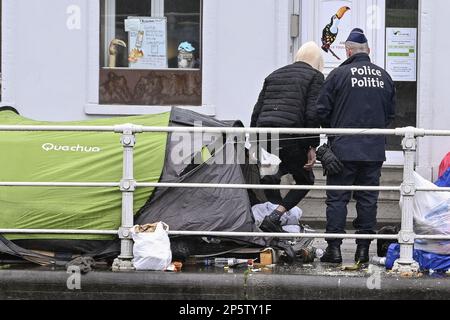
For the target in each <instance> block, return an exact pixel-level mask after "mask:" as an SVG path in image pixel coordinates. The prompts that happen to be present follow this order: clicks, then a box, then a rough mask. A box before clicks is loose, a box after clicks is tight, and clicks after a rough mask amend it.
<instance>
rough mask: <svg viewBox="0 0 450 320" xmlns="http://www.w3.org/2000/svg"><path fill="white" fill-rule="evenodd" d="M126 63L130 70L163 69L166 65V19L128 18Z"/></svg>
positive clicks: (126, 22)
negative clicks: (127, 62)
mask: <svg viewBox="0 0 450 320" xmlns="http://www.w3.org/2000/svg"><path fill="white" fill-rule="evenodd" d="M125 31H127V32H128V40H129V41H128V43H129V46H128V61H129V68H131V69H165V68H167V67H168V64H167V19H166V18H150V17H148V18H147V17H129V18H128V19H127V20H125Z"/></svg>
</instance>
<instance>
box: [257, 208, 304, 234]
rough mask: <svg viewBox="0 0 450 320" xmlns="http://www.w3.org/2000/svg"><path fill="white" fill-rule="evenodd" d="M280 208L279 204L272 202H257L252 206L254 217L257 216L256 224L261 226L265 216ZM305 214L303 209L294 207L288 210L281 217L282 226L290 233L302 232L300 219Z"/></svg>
mask: <svg viewBox="0 0 450 320" xmlns="http://www.w3.org/2000/svg"><path fill="white" fill-rule="evenodd" d="M277 208H278V205H276V204H273V203H271V202H266V203H263V204H257V205H255V206H253V207H252V212H253V217H254V218H255V221H256V225H257V226H260V225H261V223H262V221H263V220H264V218H265V217H267V216H268V215H270V214H271V213H272V212H273V211H274V210H276V209H277ZM302 215H303V211H302V209H300V208H298V207H294V208H293V209H291V211H288V212H286V213H285V214H284V215H283V216H282V217H281V227H282V228H283V230H284V231H286V232H288V233H300V232H301V228H300V219H301V217H302Z"/></svg>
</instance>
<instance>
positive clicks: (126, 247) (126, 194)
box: [113, 125, 136, 271]
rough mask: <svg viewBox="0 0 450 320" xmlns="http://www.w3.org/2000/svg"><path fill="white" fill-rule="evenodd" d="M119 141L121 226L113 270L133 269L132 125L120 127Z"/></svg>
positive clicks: (134, 185) (133, 143)
mask: <svg viewBox="0 0 450 320" xmlns="http://www.w3.org/2000/svg"><path fill="white" fill-rule="evenodd" d="M122 130H123V131H122V138H121V143H122V146H123V178H122V181H121V182H120V191H121V192H122V227H121V228H120V229H119V238H120V240H121V244H120V256H119V257H118V258H117V259H116V260H115V261H114V263H113V271H134V270H135V268H134V266H133V262H132V260H133V239H132V238H131V235H130V229H131V228H132V227H133V225H134V209H133V201H134V191H135V190H136V180H134V170H133V169H134V154H133V152H134V146H135V145H136V136H135V134H134V131H133V126H132V125H126V126H123V127H122Z"/></svg>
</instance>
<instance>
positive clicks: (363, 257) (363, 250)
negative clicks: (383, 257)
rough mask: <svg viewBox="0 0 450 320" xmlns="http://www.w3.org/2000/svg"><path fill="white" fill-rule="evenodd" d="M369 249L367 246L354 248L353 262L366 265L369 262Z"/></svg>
mask: <svg viewBox="0 0 450 320" xmlns="http://www.w3.org/2000/svg"><path fill="white" fill-rule="evenodd" d="M369 249H370V247H369V246H367V245H358V246H357V248H356V254H355V262H356V263H368V262H369V261H370V257H369Z"/></svg>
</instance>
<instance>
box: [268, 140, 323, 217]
mask: <svg viewBox="0 0 450 320" xmlns="http://www.w3.org/2000/svg"><path fill="white" fill-rule="evenodd" d="M273 153H275V152H273ZM279 157H280V159H281V161H282V162H281V164H280V170H279V171H278V174H276V175H274V176H266V177H264V178H263V179H262V180H261V183H262V184H269V185H278V184H280V183H281V178H282V177H283V176H284V175H287V174H292V176H293V177H294V180H295V183H296V184H297V185H314V182H315V177H314V173H313V172H310V171H306V170H305V169H303V167H304V166H305V164H306V163H307V162H308V154H307V150H305V149H304V148H302V147H301V146H299V145H298V144H297V143H283V142H281V143H280V151H279ZM265 193H266V197H267V200H268V201H270V202H272V203H273V204H277V205H281V206H283V207H284V208H286V209H287V210H288V211H289V210H291V209H292V208H294V207H295V206H296V205H298V204H299V203H300V202H301V201H302V200H303V199H304V198H305V197H306V195H307V194H308V193H309V190H290V191H289V192H288V194H287V195H286V196H285V197H284V198H282V196H281V193H280V190H266V191H265Z"/></svg>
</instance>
